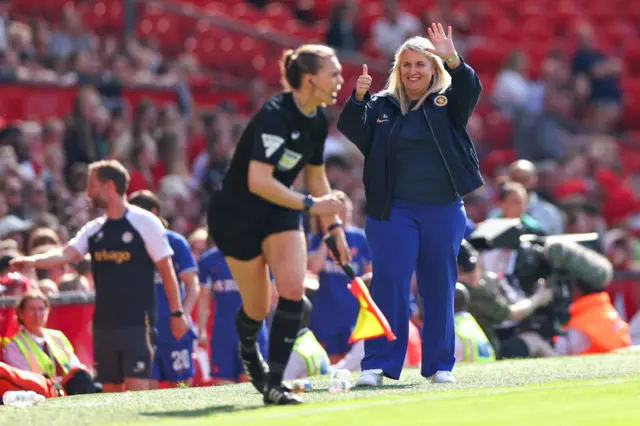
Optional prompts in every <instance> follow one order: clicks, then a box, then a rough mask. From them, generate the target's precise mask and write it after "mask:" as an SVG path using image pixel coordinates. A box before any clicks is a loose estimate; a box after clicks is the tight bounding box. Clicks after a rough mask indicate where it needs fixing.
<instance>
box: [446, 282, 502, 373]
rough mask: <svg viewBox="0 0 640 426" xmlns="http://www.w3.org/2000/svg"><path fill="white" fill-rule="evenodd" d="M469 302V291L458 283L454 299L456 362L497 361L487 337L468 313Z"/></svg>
mask: <svg viewBox="0 0 640 426" xmlns="http://www.w3.org/2000/svg"><path fill="white" fill-rule="evenodd" d="M469 301H470V296H469V290H467V288H466V287H465V286H464V285H463V284H461V283H457V284H456V293H455V299H454V310H455V333H456V352H455V353H456V362H489V361H495V359H496V354H495V352H494V350H493V347H492V346H491V343H490V342H489V339H488V338H487V335H486V334H485V333H484V331H482V328H481V327H480V325H478V322H477V321H476V320H475V318H474V317H473V315H471V314H470V313H469V312H467V307H468V306H469Z"/></svg>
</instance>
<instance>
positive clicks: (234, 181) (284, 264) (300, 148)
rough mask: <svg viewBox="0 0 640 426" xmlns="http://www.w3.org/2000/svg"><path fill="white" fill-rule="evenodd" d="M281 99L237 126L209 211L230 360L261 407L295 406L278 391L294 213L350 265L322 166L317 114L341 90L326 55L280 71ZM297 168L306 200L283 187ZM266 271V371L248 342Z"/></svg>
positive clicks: (297, 312) (301, 250)
mask: <svg viewBox="0 0 640 426" xmlns="http://www.w3.org/2000/svg"><path fill="white" fill-rule="evenodd" d="M281 67H282V83H283V85H284V88H285V90H284V92H283V93H281V94H279V95H277V96H275V97H273V98H272V99H270V100H269V101H267V102H266V103H265V104H264V106H263V107H262V108H261V109H260V111H258V113H257V114H256V115H255V116H254V117H253V119H252V120H251V121H250V122H249V124H248V125H247V128H246V129H245V131H244V133H243V134H242V136H241V138H240V142H239V144H238V146H237V148H236V150H235V153H234V156H233V158H232V160H231V164H230V166H229V168H228V170H227V172H226V173H225V176H224V177H223V181H222V189H221V190H220V191H218V192H216V193H215V194H214V196H213V198H212V203H211V205H210V207H209V215H208V216H209V217H208V221H209V230H210V234H211V236H212V238H213V240H214V241H215V242H216V244H217V245H218V247H219V249H220V251H221V252H222V253H223V254H224V256H225V260H226V262H227V264H228V266H229V269H230V270H231V274H232V275H233V278H234V280H235V281H236V283H237V285H238V289H239V291H240V296H241V298H242V307H241V309H240V310H239V311H238V315H237V317H236V327H237V330H238V336H239V338H240V357H241V358H242V362H243V365H244V367H245V370H246V373H247V376H248V377H249V380H250V381H251V383H252V384H253V385H254V386H255V387H256V389H258V391H259V392H261V393H263V395H264V402H265V404H277V405H287V404H298V403H301V402H302V400H301V399H299V398H298V397H296V396H294V395H292V393H291V392H290V389H288V388H287V387H286V386H284V385H283V384H282V375H283V373H284V369H285V367H286V365H287V361H288V359H289V355H290V354H291V349H292V346H293V342H294V341H295V339H296V336H297V334H298V331H299V330H300V321H301V319H302V308H303V303H302V296H303V294H304V279H305V274H306V266H307V256H306V253H307V250H306V242H305V235H304V233H303V230H302V226H301V212H302V211H307V212H309V213H310V214H312V215H318V216H320V217H321V218H322V221H323V226H324V227H325V230H326V231H327V232H330V233H331V234H332V235H333V236H334V237H335V238H336V239H337V243H338V247H339V252H340V259H339V260H338V261H340V262H347V261H350V260H351V257H350V254H349V248H348V246H347V242H346V238H345V235H344V230H343V228H342V223H341V222H340V220H339V219H338V216H337V215H336V213H338V212H339V211H340V210H341V209H342V208H343V205H342V200H341V199H340V197H339V196H336V195H333V194H331V188H330V187H329V182H328V180H327V178H326V175H325V171H324V165H323V151H324V141H325V139H326V138H327V134H328V131H329V124H328V121H327V117H326V113H325V111H324V109H323V107H324V106H326V105H332V104H335V102H336V98H337V92H338V91H339V90H340V88H341V86H342V83H343V82H344V80H343V78H342V75H341V70H342V67H341V65H340V62H339V61H338V59H337V57H336V55H335V52H334V51H333V49H331V48H329V47H326V46H322V45H303V46H301V47H299V48H298V49H296V50H295V51H291V50H289V51H286V52H285V53H284V56H283V60H282V63H281ZM303 168H304V171H305V179H306V186H307V189H308V191H309V193H310V195H307V196H305V195H303V194H300V193H298V192H296V191H293V190H292V189H290V187H291V185H292V184H293V182H294V181H295V180H296V178H297V176H298V174H299V173H300V171H301V170H302V169H303ZM267 266H268V267H269V268H270V270H271V273H272V274H273V277H274V279H275V283H276V288H277V291H278V294H279V300H278V306H277V308H276V311H275V316H274V319H273V323H272V326H271V334H270V336H269V349H268V361H269V365H268V366H267V365H266V363H265V362H264V360H263V358H262V356H261V354H260V351H259V350H258V349H257V348H258V346H257V343H256V336H257V334H258V331H259V330H260V327H261V326H262V321H263V320H264V318H265V317H266V316H267V314H268V312H269V304H270V289H269V277H268V275H267Z"/></svg>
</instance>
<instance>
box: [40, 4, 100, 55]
mask: <svg viewBox="0 0 640 426" xmlns="http://www.w3.org/2000/svg"><path fill="white" fill-rule="evenodd" d="M90 49H91V40H90V39H89V35H88V34H87V33H85V32H84V30H83V28H82V20H81V18H80V15H79V14H78V13H77V12H76V11H75V9H74V7H73V4H72V3H71V6H65V8H64V9H63V10H62V22H61V27H60V30H59V31H56V32H54V33H53V34H51V38H50V39H49V53H50V54H52V55H53V56H56V57H59V58H67V57H68V56H69V55H71V54H72V53H73V52H81V51H88V50H90Z"/></svg>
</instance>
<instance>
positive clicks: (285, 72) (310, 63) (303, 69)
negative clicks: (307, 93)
mask: <svg viewBox="0 0 640 426" xmlns="http://www.w3.org/2000/svg"><path fill="white" fill-rule="evenodd" d="M334 56H336V51H335V50H333V49H332V48H331V47H329V46H325V45H323V44H303V45H302V46H300V47H298V48H297V49H296V50H292V49H289V50H285V51H284V53H283V54H282V60H281V62H280V71H281V73H282V78H281V83H282V86H283V87H284V90H285V91H286V92H290V91H292V90H296V89H300V87H302V75H303V74H311V75H315V74H317V73H318V71H319V70H320V66H321V64H320V59H326V58H332V57H334Z"/></svg>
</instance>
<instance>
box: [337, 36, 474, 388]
mask: <svg viewBox="0 0 640 426" xmlns="http://www.w3.org/2000/svg"><path fill="white" fill-rule="evenodd" d="M428 35H429V39H427V38H424V37H413V38H411V39H409V40H407V41H406V42H405V43H404V44H403V45H402V46H401V47H400V48H399V49H398V51H397V52H396V55H395V60H394V66H393V70H392V71H391V75H390V76H389V80H388V82H387V85H386V88H385V90H383V91H382V92H380V93H378V94H377V95H374V96H371V95H370V94H369V88H370V87H371V82H372V80H371V76H369V75H368V74H367V66H366V65H363V72H362V75H361V76H360V77H359V78H358V82H357V84H356V89H355V90H354V92H353V95H352V96H351V98H350V99H349V100H348V101H347V103H346V104H345V106H344V108H343V110H342V112H341V114H340V118H339V121H338V129H339V130H340V131H341V132H342V133H343V134H344V135H345V136H346V137H347V138H348V139H349V140H350V141H351V142H353V143H354V144H355V145H357V147H358V148H359V149H360V151H361V152H362V153H363V154H364V157H365V165H364V176H363V180H364V185H365V191H366V196H367V207H366V213H367V218H366V228H365V230H366V235H367V239H368V242H369V245H370V247H371V256H372V266H373V271H374V274H373V280H372V283H371V294H372V297H373V299H374V300H375V302H376V303H377V304H378V306H379V307H380V309H381V310H382V312H383V313H384V314H385V315H386V317H387V319H388V320H389V323H390V324H391V327H392V328H393V331H394V333H395V334H396V336H397V337H398V339H397V340H396V341H394V342H389V341H387V340H386V339H385V338H378V339H373V340H369V341H367V342H366V343H365V357H364V359H363V360H362V363H361V367H362V375H361V376H360V378H359V379H358V382H357V384H358V385H359V386H379V385H381V384H382V378H383V377H388V378H391V379H395V380H397V379H399V378H400V373H401V371H402V366H403V361H404V357H405V355H406V350H407V339H408V324H409V315H410V308H409V287H410V283H411V276H412V274H413V273H414V271H415V273H416V275H417V281H418V287H419V292H420V296H421V299H422V301H423V304H424V305H423V312H424V329H423V341H422V345H423V346H422V375H423V376H424V377H426V378H429V379H431V380H432V381H434V382H436V383H446V382H453V381H455V379H454V378H453V376H452V375H451V371H452V369H453V365H454V363H455V358H454V351H455V333H454V313H453V299H454V294H455V287H456V279H457V272H458V269H457V263H456V259H457V256H458V249H459V248H460V244H461V242H462V238H463V236H464V233H465V226H466V212H465V209H464V204H463V202H462V197H463V196H464V195H465V194H468V193H469V192H471V191H473V190H475V189H477V188H479V187H480V186H482V185H483V183H484V182H483V179H482V176H481V175H480V171H479V168H478V158H477V154H476V150H475V148H474V146H473V143H472V141H471V138H470V137H469V135H468V134H467V131H466V125H467V121H468V120H469V117H470V116H471V114H472V113H473V110H474V108H475V106H476V104H477V102H478V99H479V98H480V92H481V91H482V86H481V84H480V80H479V79H478V77H477V75H476V73H475V72H474V71H473V69H472V68H471V67H470V66H469V65H467V64H465V63H464V61H463V60H462V58H460V57H459V56H458V54H457V53H456V49H455V47H454V44H453V40H452V37H451V35H452V31H451V27H449V29H448V33H445V31H444V29H443V28H442V25H440V24H438V25H435V24H432V26H431V27H430V28H429V29H428Z"/></svg>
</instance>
